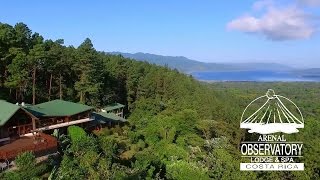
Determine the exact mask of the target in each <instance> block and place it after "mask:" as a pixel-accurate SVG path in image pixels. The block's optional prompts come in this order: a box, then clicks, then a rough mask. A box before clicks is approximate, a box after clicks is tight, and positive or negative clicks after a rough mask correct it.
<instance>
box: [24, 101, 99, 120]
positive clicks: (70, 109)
mask: <svg viewBox="0 0 320 180" xmlns="http://www.w3.org/2000/svg"><path fill="white" fill-rule="evenodd" d="M25 109H26V110H27V111H29V112H30V113H32V114H33V115H35V116H36V117H59V116H72V115H76V114H79V113H82V112H85V111H89V110H92V109H94V108H93V107H91V106H87V105H84V104H78V103H73V102H69V101H63V100H53V101H49V102H45V103H41V104H37V105H34V106H26V107H25Z"/></svg>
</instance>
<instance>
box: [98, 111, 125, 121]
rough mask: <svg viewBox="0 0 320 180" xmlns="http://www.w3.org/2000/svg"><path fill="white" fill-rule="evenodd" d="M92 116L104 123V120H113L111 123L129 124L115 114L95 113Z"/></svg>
mask: <svg viewBox="0 0 320 180" xmlns="http://www.w3.org/2000/svg"><path fill="white" fill-rule="evenodd" d="M92 115H93V116H94V117H95V120H96V121H101V120H102V121H104V120H111V121H121V122H127V120H126V119H125V118H123V117H120V116H118V115H116V114H115V113H107V112H94V113H92Z"/></svg>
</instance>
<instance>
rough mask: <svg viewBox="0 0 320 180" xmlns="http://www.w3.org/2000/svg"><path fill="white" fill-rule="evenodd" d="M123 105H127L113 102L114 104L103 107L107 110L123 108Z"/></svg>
mask: <svg viewBox="0 0 320 180" xmlns="http://www.w3.org/2000/svg"><path fill="white" fill-rule="evenodd" d="M123 107H125V105H123V104H120V103H113V104H109V105H107V106H106V107H105V108H103V109H104V110H106V111H112V110H115V109H120V108H123Z"/></svg>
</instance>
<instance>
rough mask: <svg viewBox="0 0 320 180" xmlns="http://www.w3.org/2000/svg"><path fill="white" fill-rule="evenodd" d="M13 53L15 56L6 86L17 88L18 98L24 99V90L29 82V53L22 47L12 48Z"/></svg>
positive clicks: (9, 68)
mask: <svg viewBox="0 0 320 180" xmlns="http://www.w3.org/2000/svg"><path fill="white" fill-rule="evenodd" d="M10 50H11V54H15V57H14V59H13V61H12V63H11V64H10V65H8V72H9V73H10V75H9V77H8V78H7V81H6V82H5V86H6V87H8V88H10V89H16V100H17V101H19V100H20V101H24V92H25V91H26V88H27V84H28V77H29V72H28V69H27V67H28V60H27V55H26V54H25V53H24V52H23V51H21V49H16V48H11V49H10Z"/></svg>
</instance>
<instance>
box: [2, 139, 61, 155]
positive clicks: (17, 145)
mask: <svg viewBox="0 0 320 180" xmlns="http://www.w3.org/2000/svg"><path fill="white" fill-rule="evenodd" d="M56 150H57V140H56V138H54V137H53V136H50V135H47V134H44V133H40V134H39V135H38V136H23V137H20V138H18V139H16V140H11V142H10V143H9V144H5V145H2V146H0V160H1V159H4V160H6V159H7V160H11V159H14V158H15V157H16V156H17V155H18V154H20V153H23V152H26V151H31V152H33V153H35V155H36V156H39V155H43V154H46V153H48V152H54V151H56Z"/></svg>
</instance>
